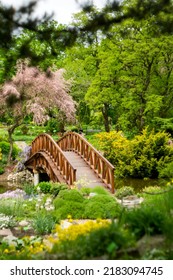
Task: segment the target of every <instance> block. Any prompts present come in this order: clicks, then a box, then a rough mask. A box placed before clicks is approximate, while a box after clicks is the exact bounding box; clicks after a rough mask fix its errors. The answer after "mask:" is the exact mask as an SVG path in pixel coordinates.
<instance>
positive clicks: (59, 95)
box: [0, 61, 75, 161]
mask: <svg viewBox="0 0 173 280" xmlns="http://www.w3.org/2000/svg"><path fill="white" fill-rule="evenodd" d="M69 90H70V83H69V82H67V81H66V80H65V79H64V77H63V70H62V69H60V70H56V71H52V70H51V69H48V70H47V71H46V72H43V71H42V70H40V69H39V68H37V67H30V66H29V65H28V62H27V61H20V62H18V64H17V72H16V75H15V76H14V77H13V79H12V80H11V81H8V82H6V83H5V84H4V85H3V87H2V88H1V90H0V107H1V111H0V114H1V115H3V114H5V113H6V114H8V115H9V116H10V117H11V118H12V120H13V123H12V124H11V125H10V126H9V127H8V138H9V142H10V152H9V160H8V161H10V159H11V153H12V149H13V139H12V135H13V133H14V131H15V129H16V127H18V126H20V125H21V124H22V123H23V120H24V118H25V117H26V116H27V115H28V114H32V116H33V121H34V122H35V123H36V124H39V125H41V124H44V123H45V121H46V120H48V118H49V116H48V112H49V111H50V110H53V109H58V111H59V116H61V115H62V116H63V119H64V118H65V120H66V121H67V122H74V121H75V102H74V101H73V99H72V97H71V96H70V95H69Z"/></svg>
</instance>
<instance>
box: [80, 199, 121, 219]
mask: <svg viewBox="0 0 173 280" xmlns="http://www.w3.org/2000/svg"><path fill="white" fill-rule="evenodd" d="M120 211H121V206H120V205H119V204H118V203H117V202H116V200H115V199H114V198H113V197H111V196H108V195H96V196H94V197H91V198H90V199H89V200H87V202H86V205H85V212H84V213H83V217H84V218H88V219H97V218H102V219H103V218H105V219H106V218H115V217H118V216H119V214H120Z"/></svg>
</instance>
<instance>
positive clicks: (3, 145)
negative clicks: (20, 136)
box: [0, 140, 19, 159]
mask: <svg viewBox="0 0 173 280" xmlns="http://www.w3.org/2000/svg"><path fill="white" fill-rule="evenodd" d="M0 149H1V152H2V153H3V154H5V155H8V153H9V150H10V144H9V143H8V142H7V141H5V140H3V141H1V142H0ZM18 153H19V148H18V147H17V146H16V145H15V144H14V145H13V152H12V157H13V159H15V158H16V157H17V155H18Z"/></svg>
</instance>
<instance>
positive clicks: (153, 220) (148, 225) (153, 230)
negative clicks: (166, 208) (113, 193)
mask: <svg viewBox="0 0 173 280" xmlns="http://www.w3.org/2000/svg"><path fill="white" fill-rule="evenodd" d="M166 220H167V216H166V215H165V213H164V212H162V211H161V210H160V209H158V208H155V207H153V206H150V207H149V205H144V206H141V207H140V208H136V209H133V210H131V211H127V212H126V214H125V219H124V223H125V226H126V227H127V228H128V229H129V230H130V231H131V232H133V233H134V234H135V236H136V238H137V239H139V238H141V237H142V236H144V235H145V234H149V235H155V234H156V235H157V234H163V232H164V225H165V221H166Z"/></svg>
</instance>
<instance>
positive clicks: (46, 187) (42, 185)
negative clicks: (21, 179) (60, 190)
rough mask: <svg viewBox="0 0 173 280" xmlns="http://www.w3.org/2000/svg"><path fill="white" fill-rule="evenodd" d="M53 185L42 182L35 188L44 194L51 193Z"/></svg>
mask: <svg viewBox="0 0 173 280" xmlns="http://www.w3.org/2000/svg"><path fill="white" fill-rule="evenodd" d="M51 186H52V185H51V183H50V182H40V183H39V184H38V185H37V186H36V187H35V188H36V191H38V189H39V190H40V191H41V192H42V193H45V194H46V193H50V190H51Z"/></svg>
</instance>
